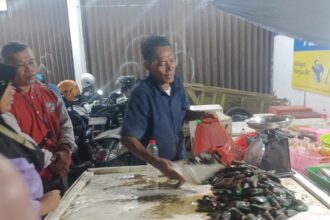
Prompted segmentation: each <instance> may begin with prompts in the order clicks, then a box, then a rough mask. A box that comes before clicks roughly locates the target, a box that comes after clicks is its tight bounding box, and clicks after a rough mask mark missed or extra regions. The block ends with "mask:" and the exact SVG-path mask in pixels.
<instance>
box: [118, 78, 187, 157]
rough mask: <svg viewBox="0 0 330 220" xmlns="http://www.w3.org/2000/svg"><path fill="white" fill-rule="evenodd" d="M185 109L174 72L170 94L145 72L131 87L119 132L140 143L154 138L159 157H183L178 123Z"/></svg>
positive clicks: (179, 82) (180, 123)
mask: <svg viewBox="0 0 330 220" xmlns="http://www.w3.org/2000/svg"><path fill="white" fill-rule="evenodd" d="M187 109H189V103H188V101H187V96H186V94H185V90H184V87H183V84H182V80H181V78H180V77H179V76H178V75H177V74H175V76H174V81H173V83H171V95H170V96H169V95H168V94H166V92H164V91H163V90H162V89H161V87H160V86H159V85H158V84H157V83H156V81H155V80H154V79H153V78H152V77H151V76H148V77H147V78H145V79H143V80H141V81H140V82H139V83H138V84H137V85H136V86H135V87H134V88H133V89H132V92H131V96H130V99H129V101H128V106H127V109H126V112H125V117H124V123H123V127H122V131H121V134H122V135H123V136H126V135H127V136H133V137H135V138H137V139H139V140H140V141H141V143H142V144H143V145H144V146H146V145H147V143H148V141H149V140H150V139H155V140H156V141H157V145H158V150H159V156H160V157H162V158H166V159H169V160H178V159H183V158H184V157H185V149H184V146H183V135H182V125H183V121H184V117H185V115H186V110H187Z"/></svg>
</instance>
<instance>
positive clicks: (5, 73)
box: [0, 63, 16, 98]
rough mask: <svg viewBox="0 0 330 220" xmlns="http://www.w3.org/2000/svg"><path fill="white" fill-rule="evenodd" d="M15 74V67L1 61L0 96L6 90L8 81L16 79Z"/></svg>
mask: <svg viewBox="0 0 330 220" xmlns="http://www.w3.org/2000/svg"><path fill="white" fill-rule="evenodd" d="M15 75H16V68H15V67H13V66H9V65H6V64H1V63H0V98H1V97H2V95H3V93H4V92H5V90H6V88H7V85H8V83H9V82H11V81H13V80H14V78H15Z"/></svg>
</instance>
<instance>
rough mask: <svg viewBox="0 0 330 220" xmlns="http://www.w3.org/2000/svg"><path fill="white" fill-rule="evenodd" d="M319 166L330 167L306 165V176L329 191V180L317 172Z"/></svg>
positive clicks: (329, 166)
mask: <svg viewBox="0 0 330 220" xmlns="http://www.w3.org/2000/svg"><path fill="white" fill-rule="evenodd" d="M320 168H330V165H323V166H315V167H308V168H307V172H308V176H309V177H310V178H311V179H312V180H313V181H314V182H315V183H317V184H319V185H320V186H321V187H322V188H323V189H324V190H326V191H328V192H329V193H330V180H328V179H327V178H325V177H322V176H321V175H320V174H319V170H320Z"/></svg>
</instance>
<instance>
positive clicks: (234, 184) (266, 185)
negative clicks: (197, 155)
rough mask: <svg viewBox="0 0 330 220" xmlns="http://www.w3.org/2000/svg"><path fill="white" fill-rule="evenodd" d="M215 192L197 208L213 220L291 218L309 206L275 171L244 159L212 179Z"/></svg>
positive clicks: (206, 196)
mask: <svg viewBox="0 0 330 220" xmlns="http://www.w3.org/2000/svg"><path fill="white" fill-rule="evenodd" d="M209 181H210V184H211V185H212V188H211V191H212V193H213V195H205V196H204V197H203V198H202V199H199V200H198V201H197V202H198V206H197V211H198V212H207V213H208V215H209V217H210V219H219V220H221V219H226V220H227V219H228V220H229V219H235V220H236V219H243V220H252V219H266V220H271V219H287V218H289V217H291V216H294V215H296V214H297V213H298V212H301V211H307V209H308V208H307V206H306V205H305V204H304V203H303V202H302V201H301V200H298V199H296V198H295V195H294V192H293V191H291V190H289V189H287V188H285V187H283V186H282V185H281V180H280V179H278V178H277V177H276V176H274V175H273V174H272V173H271V172H267V171H264V170H261V169H258V168H256V167H254V166H250V165H247V164H245V163H243V162H240V161H234V162H233V164H232V165H231V166H229V167H227V168H225V169H224V170H221V171H219V172H218V173H216V174H215V175H214V176H213V177H211V179H210V180H209Z"/></svg>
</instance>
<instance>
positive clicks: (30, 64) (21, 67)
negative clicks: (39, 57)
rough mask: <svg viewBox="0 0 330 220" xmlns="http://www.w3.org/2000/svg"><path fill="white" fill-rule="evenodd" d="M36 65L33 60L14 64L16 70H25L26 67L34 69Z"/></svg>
mask: <svg viewBox="0 0 330 220" xmlns="http://www.w3.org/2000/svg"><path fill="white" fill-rule="evenodd" d="M36 65H37V62H36V61H35V60H30V61H29V62H27V63H18V64H16V65H15V66H16V68H17V70H25V69H26V68H27V67H35V66H36Z"/></svg>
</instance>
